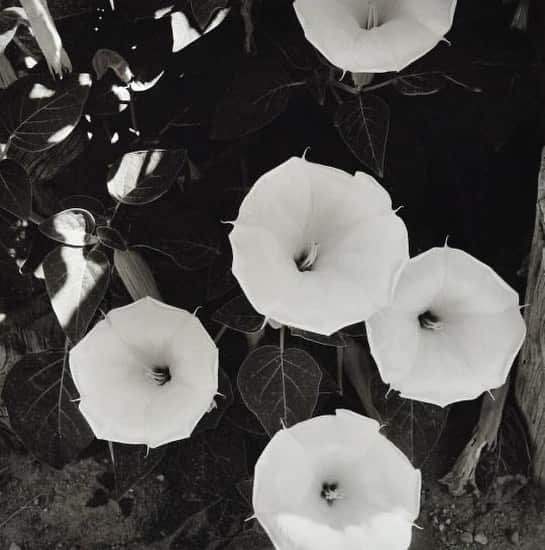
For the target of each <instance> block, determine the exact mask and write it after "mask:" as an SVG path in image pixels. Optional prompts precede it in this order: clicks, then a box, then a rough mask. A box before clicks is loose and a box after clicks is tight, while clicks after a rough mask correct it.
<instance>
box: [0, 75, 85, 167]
mask: <svg viewBox="0 0 545 550" xmlns="http://www.w3.org/2000/svg"><path fill="white" fill-rule="evenodd" d="M90 86H91V77H90V76H89V75H88V74H86V73H81V74H77V73H74V74H71V75H68V76H65V77H64V78H63V79H62V80H53V79H51V78H48V77H45V76H43V75H40V76H36V75H30V76H26V77H23V78H20V79H18V80H17V81H16V82H14V83H13V84H12V85H11V86H9V88H7V89H6V91H5V92H4V94H3V96H2V102H1V103H0V142H4V143H8V149H7V154H8V156H10V157H12V156H13V154H16V153H17V152H21V151H22V152H29V153H38V152H40V151H45V150H46V149H49V148H50V147H53V146H54V145H56V144H58V143H60V142H61V141H63V140H64V139H65V138H66V137H68V136H69V135H70V133H71V132H72V130H73V129H74V128H75V127H76V125H77V123H78V122H79V120H80V117H81V112H82V109H83V105H84V104H85V100H86V99H87V95H88V94H89V88H90Z"/></svg>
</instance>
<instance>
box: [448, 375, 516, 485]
mask: <svg viewBox="0 0 545 550" xmlns="http://www.w3.org/2000/svg"><path fill="white" fill-rule="evenodd" d="M508 390H509V379H507V382H506V383H505V384H504V385H503V386H501V387H499V388H498V389H496V390H493V392H494V393H493V395H491V394H489V393H486V394H485V395H484V397H483V400H482V404H481V414H480V416H479V422H478V423H477V426H476V428H475V431H474V432H473V436H472V437H471V439H470V440H469V442H468V443H467V445H466V446H465V447H464V450H463V451H462V453H461V454H460V456H459V457H458V460H456V463H455V464H454V466H453V467H452V470H450V472H448V473H447V474H446V475H445V476H443V477H442V478H441V479H440V480H439V482H440V483H442V484H443V485H446V486H447V487H448V489H449V492H450V493H451V494H452V495H454V496H460V495H462V494H464V493H465V492H466V489H467V488H468V487H470V488H471V489H473V490H478V488H477V483H476V481H475V471H476V470H477V466H478V464H479V459H480V457H481V453H482V451H483V450H484V449H485V448H488V449H493V448H494V447H495V445H496V440H497V437H498V430H499V427H500V423H501V419H502V415H503V409H504V406H505V399H506V398H507V392H508Z"/></svg>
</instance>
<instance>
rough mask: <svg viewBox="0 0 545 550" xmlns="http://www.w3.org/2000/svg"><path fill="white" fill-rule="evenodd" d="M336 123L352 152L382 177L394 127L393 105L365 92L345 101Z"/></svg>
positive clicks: (337, 113) (339, 110) (336, 117)
mask: <svg viewBox="0 0 545 550" xmlns="http://www.w3.org/2000/svg"><path fill="white" fill-rule="evenodd" d="M335 126H336V127H337V130H338V132H339V134H340V136H341V137H342V139H343V141H344V142H345V143H346V145H347V146H348V148H349V149H350V150H351V151H352V153H353V154H354V155H355V156H356V157H357V158H358V159H359V160H360V161H361V162H362V163H363V164H365V166H367V167H368V168H370V169H371V170H373V172H375V173H376V174H378V175H379V176H380V177H383V176H384V158H385V155H386V143H387V141H388V132H389V130H390V108H389V107H388V104H387V103H386V102H385V101H384V100H383V99H381V98H380V97H378V96H375V95H372V94H368V93H363V94H360V95H358V96H357V97H356V98H355V99H351V100H349V101H346V102H345V103H343V104H341V105H340V106H339V108H338V109H337V112H336V113H335Z"/></svg>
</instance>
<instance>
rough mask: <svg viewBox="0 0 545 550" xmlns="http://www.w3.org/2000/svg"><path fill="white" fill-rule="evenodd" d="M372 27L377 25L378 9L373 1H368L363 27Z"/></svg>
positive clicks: (368, 28)
mask: <svg viewBox="0 0 545 550" xmlns="http://www.w3.org/2000/svg"><path fill="white" fill-rule="evenodd" d="M374 27H378V9H377V5H376V4H375V3H374V2H369V9H368V12H367V25H366V26H365V28H366V29H367V30H370V29H372V28H374Z"/></svg>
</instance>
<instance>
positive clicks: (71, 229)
mask: <svg viewBox="0 0 545 550" xmlns="http://www.w3.org/2000/svg"><path fill="white" fill-rule="evenodd" d="M94 230H95V218H94V216H93V214H91V212H89V211H88V210H84V209H83V208H70V209H69V210H63V211H62V212H57V214H53V216H51V217H50V218H48V219H47V220H45V221H44V222H42V223H41V224H40V231H41V232H42V233H43V234H44V235H45V236H46V237H49V238H50V239H53V240H54V241H57V242H59V243H62V244H67V245H70V246H86V245H88V244H91V243H93V242H94V241H96V238H95V237H94V235H93V232H94Z"/></svg>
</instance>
